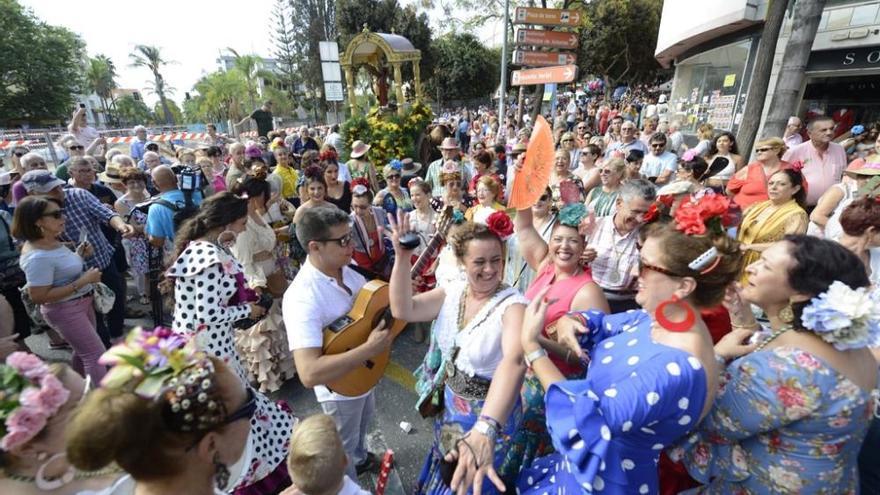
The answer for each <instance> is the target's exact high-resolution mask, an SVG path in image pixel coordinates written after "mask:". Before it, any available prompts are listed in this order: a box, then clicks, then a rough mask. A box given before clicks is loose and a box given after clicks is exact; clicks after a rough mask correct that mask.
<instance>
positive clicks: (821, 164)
mask: <svg viewBox="0 0 880 495" xmlns="http://www.w3.org/2000/svg"><path fill="white" fill-rule="evenodd" d="M807 134H809V136H810V140H809V141H807V142H804V143H801V144H799V145H797V146H795V147H794V148H792V149H790V150H788V151H787V152H786V153H785V155H784V156H783V157H782V160H783V161H786V162H789V163H791V162H796V161H800V162H802V163H803V164H804V168H803V170H802V171H801V173H803V174H804V178H806V179H807V206H810V207H813V206H816V203H817V202H818V201H819V197H820V196H822V193H824V192H825V191H826V190H827V189H828V188H829V187H831V186H833V185H834V184H837V183H838V182H840V179H841V178H842V177H843V171H844V169H845V168H846V150H844V149H843V146H841V145H839V144H837V143H832V142H831V139H832V138H833V137H834V121H833V120H832V119H831V117H818V118H816V119H815V120H813V121H812V122H810V123H809V125H807Z"/></svg>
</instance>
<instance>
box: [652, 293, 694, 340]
mask: <svg viewBox="0 0 880 495" xmlns="http://www.w3.org/2000/svg"><path fill="white" fill-rule="evenodd" d="M670 304H673V305H675V306H678V307H679V308H681V310H682V311H684V312H685V317H684V320H682V321H679V322H674V321H672V320H670V319H669V318H667V317H666V314H665V313H664V312H665V310H666V307H667V306H669V305H670ZM654 318H655V319H656V320H657V323H659V324H660V326H661V327H663V328H665V329H667V330H669V331H670V332H687V331H688V330H689V329H690V328H691V327H692V326H693V325H694V322H695V321H697V315H696V313H695V312H694V310H693V309H692V308H691V306H690V304H688V303H686V302H684V301H682V300H681V299H679V298H678V296H672V297H671V298H669V299H668V300H666V301H663V302H662V303H660V304H658V305H657V309H656V310H654Z"/></svg>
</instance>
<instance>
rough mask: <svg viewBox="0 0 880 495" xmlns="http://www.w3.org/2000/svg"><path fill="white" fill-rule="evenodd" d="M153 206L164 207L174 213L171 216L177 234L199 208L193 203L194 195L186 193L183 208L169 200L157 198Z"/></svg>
mask: <svg viewBox="0 0 880 495" xmlns="http://www.w3.org/2000/svg"><path fill="white" fill-rule="evenodd" d="M153 204H157V205H161V206H164V207H165V208H168V209H169V210H171V211H172V212H173V214H172V216H171V221H172V223H173V225H174V232H175V233H177V231H178V229H180V226H181V225H183V222H185V221H187V220H188V219H189V218H190V217H192V216H194V215H195V214H196V213H197V212H198V211H199V208H198V206H196V205H195V204H194V203H193V202H192V194H187V193H184V204H183V206H180V205H178V204H177V203H172V202H171V201H168V200H167V199H162V198H156V199H154V200H153Z"/></svg>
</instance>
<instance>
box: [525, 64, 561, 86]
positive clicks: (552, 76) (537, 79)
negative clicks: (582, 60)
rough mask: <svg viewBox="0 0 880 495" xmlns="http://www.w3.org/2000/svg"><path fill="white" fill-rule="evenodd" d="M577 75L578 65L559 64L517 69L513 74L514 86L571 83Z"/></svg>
mask: <svg viewBox="0 0 880 495" xmlns="http://www.w3.org/2000/svg"><path fill="white" fill-rule="evenodd" d="M576 76H577V66H576V65H557V66H554V67H541V68H540V69H525V70H515V71H513V74H512V76H511V79H512V81H511V83H512V85H513V86H530V85H532V84H548V83H570V82H572V81H574V79H575V77H576Z"/></svg>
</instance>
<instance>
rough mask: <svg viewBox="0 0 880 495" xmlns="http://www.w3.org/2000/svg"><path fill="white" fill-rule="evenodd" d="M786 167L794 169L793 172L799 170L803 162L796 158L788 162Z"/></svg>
mask: <svg viewBox="0 0 880 495" xmlns="http://www.w3.org/2000/svg"><path fill="white" fill-rule="evenodd" d="M788 168H790V169H792V170H794V171H795V172H800V171H801V170H803V169H804V162H802V161H800V160H797V161H794V162H791V163H789V164H788Z"/></svg>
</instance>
